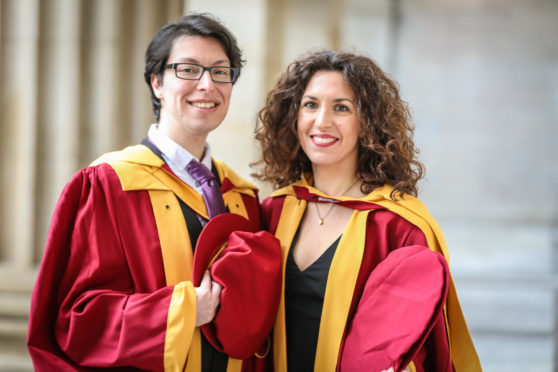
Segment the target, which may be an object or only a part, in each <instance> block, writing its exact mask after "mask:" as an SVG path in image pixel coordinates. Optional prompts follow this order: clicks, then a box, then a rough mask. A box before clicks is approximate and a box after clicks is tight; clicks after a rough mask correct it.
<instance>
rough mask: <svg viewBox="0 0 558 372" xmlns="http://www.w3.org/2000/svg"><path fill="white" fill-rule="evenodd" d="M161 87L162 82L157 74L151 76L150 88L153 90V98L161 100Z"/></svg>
mask: <svg viewBox="0 0 558 372" xmlns="http://www.w3.org/2000/svg"><path fill="white" fill-rule="evenodd" d="M162 87H163V82H162V81H161V80H160V79H159V74H151V88H153V93H155V97H157V98H159V99H161V97H162V93H161V88H162Z"/></svg>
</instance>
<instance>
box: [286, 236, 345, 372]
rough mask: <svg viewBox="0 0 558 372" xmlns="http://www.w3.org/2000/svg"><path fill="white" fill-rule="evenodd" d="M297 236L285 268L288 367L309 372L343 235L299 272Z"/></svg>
mask: <svg viewBox="0 0 558 372" xmlns="http://www.w3.org/2000/svg"><path fill="white" fill-rule="evenodd" d="M297 239H298V232H297V234H296V235H295V237H294V239H293V243H292V245H291V249H290V251H289V255H288V257H287V264H286V267H285V316H286V331H287V370H288V371H289V372H297V371H300V372H310V371H313V370H314V360H315V358H316V347H317V345H318V332H319V328H320V319H321V317H322V306H323V303H324V296H325V289H326V284H327V276H328V274H329V268H330V266H331V261H332V260H333V256H334V254H335V250H336V249H337V245H338V244H339V240H340V239H341V237H339V238H337V239H336V240H335V242H333V243H332V244H331V245H330V246H329V247H328V248H327V249H326V250H325V252H324V253H322V255H321V256H320V257H319V258H318V259H317V260H316V261H314V262H313V263H312V264H311V265H310V266H308V267H307V268H306V269H305V270H304V271H300V269H299V268H298V266H297V264H296V262H295V260H294V256H293V251H294V246H295V245H296V241H297Z"/></svg>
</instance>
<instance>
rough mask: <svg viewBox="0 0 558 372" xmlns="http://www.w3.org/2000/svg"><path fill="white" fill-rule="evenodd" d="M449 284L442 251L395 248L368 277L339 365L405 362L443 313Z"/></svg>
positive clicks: (384, 366) (399, 365)
mask: <svg viewBox="0 0 558 372" xmlns="http://www.w3.org/2000/svg"><path fill="white" fill-rule="evenodd" d="M448 286H449V269H448V265H447V262H446V260H445V258H444V257H443V256H442V255H441V254H439V253H436V252H433V251H431V250H430V249H428V248H427V247H424V246H410V247H404V248H399V249H396V250H394V251H393V252H391V253H390V254H389V255H388V256H387V257H386V258H385V259H384V260H383V261H382V262H380V263H379V264H378V266H377V267H376V268H375V269H374V270H373V271H372V273H371V274H370V277H369V278H368V280H367V282H366V285H365V288H364V291H363V293H362V297H361V299H360V302H359V304H358V307H357V309H356V312H355V316H354V318H353V320H352V322H351V324H350V326H349V328H348V332H347V337H346V340H345V345H344V348H343V351H342V354H341V366H340V367H341V368H340V371H364V370H378V371H382V370H388V369H389V368H390V367H393V370H394V371H400V370H402V369H403V368H405V367H406V366H407V365H408V364H409V363H410V362H411V360H412V358H413V357H414V355H415V354H416V352H417V351H418V350H419V349H420V348H421V346H422V345H423V344H424V341H425V340H426V338H427V337H428V335H429V334H430V332H431V330H432V328H433V326H434V323H435V322H436V320H437V319H439V315H440V314H441V313H442V309H443V306H444V303H445V301H446V297H447V293H448ZM370 368H372V369H370Z"/></svg>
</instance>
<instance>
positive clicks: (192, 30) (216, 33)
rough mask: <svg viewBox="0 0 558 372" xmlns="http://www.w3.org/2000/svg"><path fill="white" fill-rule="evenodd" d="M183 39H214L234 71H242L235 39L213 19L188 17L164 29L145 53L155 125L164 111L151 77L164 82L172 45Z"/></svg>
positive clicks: (203, 15)
mask: <svg viewBox="0 0 558 372" xmlns="http://www.w3.org/2000/svg"><path fill="white" fill-rule="evenodd" d="M183 36H204V37H212V38H215V39H216V40H217V41H218V42H219V43H220V44H221V45H222V46H223V49H224V50H225V53H226V54H227V57H228V58H229V61H230V63H231V67H236V68H238V69H239V70H238V75H240V69H241V68H242V66H243V64H244V62H245V61H244V60H243V59H242V52H241V51H240V48H239V47H238V44H237V41H236V38H235V37H234V35H233V34H232V33H231V32H230V31H229V30H228V29H227V28H226V27H225V26H224V25H223V24H222V23H221V22H220V21H219V20H217V19H216V18H215V17H214V16H212V15H210V14H206V13H203V14H202V13H191V14H188V15H185V16H184V17H182V18H180V19H179V20H177V21H175V22H171V23H168V24H166V25H165V26H163V27H161V28H160V29H159V31H157V33H156V34H155V36H154V37H153V39H152V40H151V42H150V43H149V46H148V47H147V50H146V52H145V73H144V77H145V82H146V83H147V85H148V86H149V91H150V92H151V103H152V104H153V115H154V116H155V121H157V122H158V121H159V116H160V111H161V100H160V99H159V98H157V97H156V96H155V92H154V91H153V87H152V86H151V76H152V75H155V74H156V75H159V80H160V81H163V74H164V71H165V70H164V66H165V65H166V64H167V60H168V58H169V55H170V52H171V49H172V46H173V43H174V41H175V40H176V39H178V38H180V37H183Z"/></svg>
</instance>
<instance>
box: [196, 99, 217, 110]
mask: <svg viewBox="0 0 558 372" xmlns="http://www.w3.org/2000/svg"><path fill="white" fill-rule="evenodd" d="M190 104H191V105H192V106H194V107H197V108H200V109H212V108H214V107H215V106H217V103H216V102H208V101H191V102H190Z"/></svg>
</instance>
